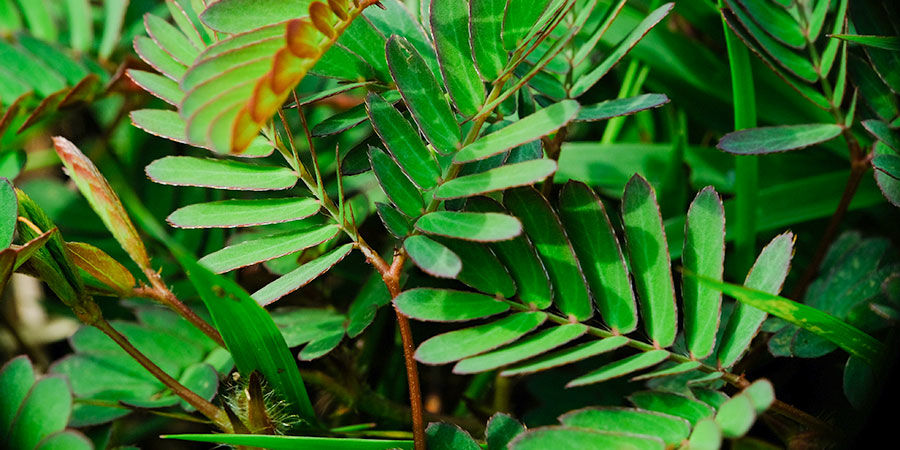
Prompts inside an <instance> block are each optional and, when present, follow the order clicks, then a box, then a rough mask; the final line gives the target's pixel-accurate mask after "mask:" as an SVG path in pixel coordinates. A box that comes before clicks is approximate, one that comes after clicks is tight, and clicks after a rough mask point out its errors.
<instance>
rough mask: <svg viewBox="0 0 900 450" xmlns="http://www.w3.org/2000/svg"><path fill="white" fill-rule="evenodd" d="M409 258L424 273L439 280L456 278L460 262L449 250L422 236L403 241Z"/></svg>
mask: <svg viewBox="0 0 900 450" xmlns="http://www.w3.org/2000/svg"><path fill="white" fill-rule="evenodd" d="M403 248H404V249H406V253H408V254H409V258H410V259H412V262H413V263H415V264H416V266H418V267H419V268H420V269H422V270H423V271H424V272H425V273H427V274H429V275H431V276H433V277H440V278H456V276H457V275H459V271H460V270H462V261H460V259H459V256H457V255H456V254H455V253H453V252H452V251H451V250H450V249H449V248H447V247H445V246H444V245H442V244H439V243H437V242H435V241H434V240H432V239H430V238H427V237H425V236H422V235H414V236H409V237H407V238H406V239H405V240H404V241H403Z"/></svg>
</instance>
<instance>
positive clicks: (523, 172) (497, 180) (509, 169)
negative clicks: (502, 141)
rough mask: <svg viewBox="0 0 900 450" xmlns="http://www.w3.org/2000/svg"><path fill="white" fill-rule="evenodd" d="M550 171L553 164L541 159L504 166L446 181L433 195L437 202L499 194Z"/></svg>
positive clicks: (523, 184)
mask: <svg viewBox="0 0 900 450" xmlns="http://www.w3.org/2000/svg"><path fill="white" fill-rule="evenodd" d="M554 172H556V161H553V160H552V159H546V158H541V159H533V160H530V161H524V162H520V163H515V164H506V165H503V166H500V167H497V168H496V169H491V170H487V171H485V172H481V173H476V174H473V175H465V176H461V177H459V178H454V179H452V180H449V181H447V182H445V183H444V184H442V185H440V186H439V187H438V188H437V191H435V194H434V196H435V198H438V199H453V198H463V197H471V196H475V195H479V194H486V193H488V192H495V191H502V190H505V189H509V188H511V187H517V186H526V185H529V184H532V183H536V182H538V181H541V180H543V179H545V178H547V177H548V176H550V175H553V173H554Z"/></svg>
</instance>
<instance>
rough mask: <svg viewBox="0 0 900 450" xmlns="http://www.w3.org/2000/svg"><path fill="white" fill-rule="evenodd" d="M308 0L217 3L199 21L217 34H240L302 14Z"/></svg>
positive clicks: (240, 0) (227, 1) (233, 0)
mask: <svg viewBox="0 0 900 450" xmlns="http://www.w3.org/2000/svg"><path fill="white" fill-rule="evenodd" d="M309 4H310V0H284V1H280V2H278V3H277V4H276V3H271V2H265V1H263V2H261V1H257V0H219V1H217V2H214V3H212V4H210V5H209V6H208V7H207V8H206V10H205V11H203V13H202V14H200V19H201V20H203V23H204V24H206V25H207V26H209V27H210V28H212V29H214V30H216V31H222V32H225V33H240V32H243V31H250V30H253V29H256V28H260V27H263V26H266V25H271V24H274V23H278V22H284V21H285V20H289V19H294V18H297V17H299V16H301V15H305V13H306V11H307V9H308V8H309Z"/></svg>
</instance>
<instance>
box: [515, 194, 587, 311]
mask: <svg viewBox="0 0 900 450" xmlns="http://www.w3.org/2000/svg"><path fill="white" fill-rule="evenodd" d="M503 202H504V204H505V206H506V207H507V208H508V209H509V211H510V212H512V213H513V215H515V216H516V217H518V218H519V220H521V221H522V227H523V229H524V230H525V233H526V234H527V235H528V237H529V238H530V239H531V241H532V242H533V243H534V246H535V248H536V249H537V252H538V255H540V257H541V260H542V261H543V263H544V267H545V268H546V269H547V273H548V275H549V278H550V282H551V283H552V285H553V288H554V298H555V300H556V305H557V307H558V308H559V309H560V311H562V313H563V314H565V315H571V316H573V317H575V319H577V320H579V321H582V320H585V319H587V318H588V317H590V316H591V314H592V312H593V311H592V308H591V297H590V294H589V293H588V288H587V285H586V283H585V279H584V275H583V274H582V272H581V266H580V265H579V263H578V259H577V258H576V257H575V250H573V249H572V244H571V243H570V242H569V240H568V239H567V238H566V235H565V232H564V231H563V228H562V225H561V224H560V222H559V218H558V217H557V216H556V213H555V212H553V209H552V208H551V207H550V204H549V203H547V200H546V199H545V198H544V197H543V196H541V194H540V193H538V192H537V191H536V190H534V189H533V188H517V189H513V190H510V191H507V192H506V193H505V194H504V198H503Z"/></svg>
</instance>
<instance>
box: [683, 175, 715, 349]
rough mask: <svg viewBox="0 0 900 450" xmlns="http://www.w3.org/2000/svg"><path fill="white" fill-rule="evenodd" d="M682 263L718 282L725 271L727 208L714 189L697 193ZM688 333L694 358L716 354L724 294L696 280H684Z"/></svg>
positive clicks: (690, 209)
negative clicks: (715, 346)
mask: <svg viewBox="0 0 900 450" xmlns="http://www.w3.org/2000/svg"><path fill="white" fill-rule="evenodd" d="M684 235H685V238H684V251H682V253H681V261H682V264H684V268H685V269H686V270H688V271H691V272H694V273H698V274H701V275H703V276H706V277H709V278H713V279H716V280H719V279H722V273H723V271H724V268H725V208H724V207H723V206H722V200H721V199H720V198H719V195H718V194H717V193H716V191H715V189H713V188H712V186H709V187H706V188H704V189H703V190H702V191H700V193H699V194H697V197H696V198H695V199H694V201H693V202H692V203H691V206H690V208H689V209H688V213H687V220H686V221H685V228H684ZM681 298H682V303H683V305H684V311H683V314H684V330H685V340H686V341H687V346H688V350H689V351H690V352H691V356H692V357H694V358H705V357H706V356H708V355H709V354H710V353H711V352H712V351H713V346H714V345H715V340H716V330H717V329H718V328H719V314H720V312H721V307H722V294H721V293H720V292H718V291H716V290H715V289H711V288H709V287H707V286H703V285H701V284H700V282H699V281H697V280H696V279H692V278H688V279H684V280H682V284H681Z"/></svg>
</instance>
